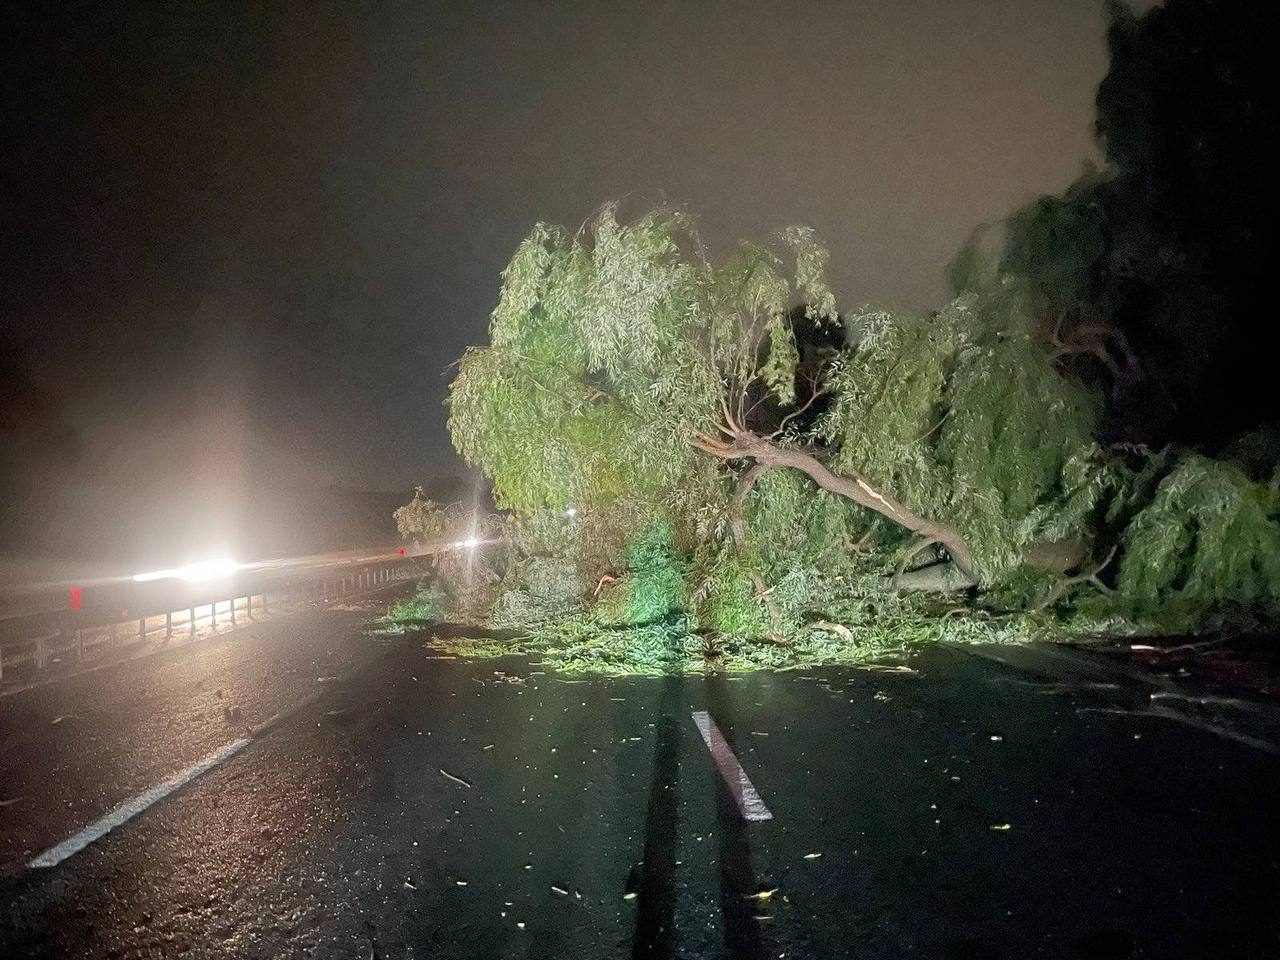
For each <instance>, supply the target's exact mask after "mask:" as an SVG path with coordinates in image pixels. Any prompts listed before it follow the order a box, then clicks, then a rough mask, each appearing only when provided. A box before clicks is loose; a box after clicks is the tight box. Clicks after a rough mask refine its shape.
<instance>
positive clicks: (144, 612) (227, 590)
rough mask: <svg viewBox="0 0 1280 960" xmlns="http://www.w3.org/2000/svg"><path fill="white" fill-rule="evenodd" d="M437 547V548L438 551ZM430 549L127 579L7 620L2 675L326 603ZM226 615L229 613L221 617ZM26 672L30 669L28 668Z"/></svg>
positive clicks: (406, 573) (400, 576)
mask: <svg viewBox="0 0 1280 960" xmlns="http://www.w3.org/2000/svg"><path fill="white" fill-rule="evenodd" d="M432 552H436V551H432ZM427 560H430V554H429V553H428V554H424V553H416V554H415V555H412V556H396V557H390V558H362V559H359V560H355V561H352V562H350V563H347V564H345V565H342V564H339V565H332V564H330V565H324V566H317V567H310V568H305V569H303V570H301V571H297V570H267V571H260V572H256V573H240V574H236V575H234V576H232V577H228V578H225V579H223V580H220V581H217V582H209V583H203V584H188V583H183V582H179V581H170V580H163V581H155V582H152V583H133V582H127V583H126V582H121V583H116V584H113V585H112V586H111V587H110V588H100V589H98V590H97V591H96V596H95V595H94V594H91V595H90V597H89V598H88V599H90V601H91V602H90V604H89V605H87V606H84V607H83V608H82V609H80V610H58V611H50V612H46V613H38V614H30V615H25V616H19V617H10V618H7V619H4V620H0V681H2V680H4V679H5V678H6V673H10V674H11V673H12V671H13V670H14V669H15V668H19V667H23V666H27V665H30V666H31V667H33V668H34V669H35V670H37V671H43V670H45V669H47V668H48V667H50V666H52V665H53V664H56V663H61V662H63V661H64V660H66V659H68V658H70V659H71V660H73V661H75V662H81V661H86V660H89V659H92V658H94V657H97V656H103V655H105V654H107V653H109V652H110V651H115V650H123V649H125V648H127V647H134V646H139V645H141V644H145V643H149V642H154V641H158V642H159V643H161V644H165V643H168V642H169V641H171V640H173V639H174V637H175V636H179V637H181V636H182V635H184V634H185V635H186V638H187V640H193V639H197V638H198V637H199V634H200V631H201V630H203V629H205V628H208V629H210V630H211V631H214V632H216V631H217V628H218V627H219V626H220V625H237V624H239V623H241V622H245V621H254V620H257V619H258V618H259V617H260V616H262V615H265V614H268V613H270V611H271V610H272V609H273V608H275V607H278V606H296V605H297V604H299V603H325V602H327V601H329V600H334V599H339V598H342V597H347V596H351V595H352V594H355V593H361V592H366V591H368V590H371V589H374V588H375V587H378V586H382V585H385V584H390V583H393V582H396V581H401V580H407V579H414V578H416V577H418V576H420V575H421V574H422V572H424V571H423V567H422V563H421V561H427ZM219 618H221V620H220V619H219ZM24 672H25V671H24Z"/></svg>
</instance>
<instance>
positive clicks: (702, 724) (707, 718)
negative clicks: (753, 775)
mask: <svg viewBox="0 0 1280 960" xmlns="http://www.w3.org/2000/svg"><path fill="white" fill-rule="evenodd" d="M693 722H694V724H695V725H696V726H697V728H698V732H699V733H701V734H702V740H703V742H704V743H705V744H706V745H707V749H708V750H710V751H711V759H712V760H714V761H715V762H716V766H717V767H718V768H719V770H720V775H721V776H722V777H724V782H725V783H726V784H728V786H729V792H730V793H731V794H733V799H734V800H735V801H737V804H738V809H739V810H740V811H741V812H742V818H743V819H744V820H772V819H773V814H772V813H770V812H769V808H768V807H766V806H765V805H764V801H763V800H761V799H760V794H758V793H756V788H755V787H754V786H752V784H751V780H750V779H749V778H748V777H747V771H745V770H743V769H742V764H740V763H739V762H738V758H737V757H735V756H734V755H733V748H732V747H730V746H729V741H727V740H725V738H724V734H722V733H721V732H720V728H719V727H717V726H716V722H715V721H714V720H712V719H711V714H709V713H707V712H706V711H705V710H695V711H694V712H693Z"/></svg>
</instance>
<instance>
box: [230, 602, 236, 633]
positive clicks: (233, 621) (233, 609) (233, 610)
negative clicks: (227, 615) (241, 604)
mask: <svg viewBox="0 0 1280 960" xmlns="http://www.w3.org/2000/svg"><path fill="white" fill-rule="evenodd" d="M231 625H232V626H233V627H234V626H235V625H236V598H235V597H232V598H231Z"/></svg>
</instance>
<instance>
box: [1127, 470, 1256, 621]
mask: <svg viewBox="0 0 1280 960" xmlns="http://www.w3.org/2000/svg"><path fill="white" fill-rule="evenodd" d="M1123 550H1124V554H1123V557H1122V559H1121V566H1120V574H1119V578H1118V583H1117V585H1118V586H1119V588H1120V597H1121V601H1122V602H1123V603H1124V604H1125V605H1127V606H1128V608H1129V609H1130V610H1131V611H1133V612H1134V613H1136V614H1137V615H1140V616H1148V617H1156V618H1159V619H1162V620H1164V621H1166V622H1168V621H1173V622H1175V623H1187V622H1194V621H1195V620H1196V619H1198V618H1201V617H1203V616H1205V615H1206V614H1208V613H1211V612H1218V611H1231V610H1253V611H1258V612H1263V613H1269V614H1274V613H1275V612H1276V611H1277V608H1280V499H1278V498H1277V496H1276V493H1275V491H1273V490H1271V489H1269V488H1268V487H1266V486H1263V485H1262V484H1259V483H1255V482H1253V481H1251V480H1250V479H1249V478H1248V477H1247V476H1246V475H1245V474H1244V473H1243V472H1242V471H1241V470H1240V469H1239V468H1237V467H1235V466H1233V465H1231V464H1227V463H1219V462H1216V461H1213V460H1210V459H1208V458H1206V457H1201V456H1190V457H1187V458H1186V459H1185V460H1183V461H1182V462H1181V463H1180V464H1178V466H1177V467H1175V468H1174V469H1173V471H1172V472H1170V473H1169V474H1168V475H1167V476H1166V477H1165V478H1164V479H1163V480H1162V481H1161V482H1160V484H1159V486H1158V487H1157V488H1156V491H1155V496H1154V497H1153V498H1152V500H1151V502H1150V503H1149V504H1148V505H1147V506H1145V507H1144V508H1143V509H1142V510H1141V511H1139V512H1138V513H1137V515H1136V516H1135V517H1134V519H1133V522H1132V523H1130V524H1129V525H1128V527H1127V529H1126V530H1125V532H1124V537H1123Z"/></svg>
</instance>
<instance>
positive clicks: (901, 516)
mask: <svg viewBox="0 0 1280 960" xmlns="http://www.w3.org/2000/svg"><path fill="white" fill-rule="evenodd" d="M693 444H694V446H695V447H697V448H698V449H699V450H703V451H705V452H707V453H710V454H712V455H714V456H717V457H720V458H721V459H724V460H754V461H755V462H756V463H757V464H760V465H764V466H767V467H791V468H793V469H795V470H799V471H800V472H801V473H804V474H807V475H808V476H809V477H810V478H811V479H812V480H813V482H814V483H816V484H817V485H818V486H820V487H821V488H822V489H823V490H829V491H830V492H831V493H834V494H837V495H838V496H841V497H846V498H848V499H849V500H852V501H853V502H854V503H857V504H859V505H860V506H863V507H866V508H867V509H868V510H872V511H874V512H875V513H878V514H880V515H881V516H885V517H888V518H889V519H890V520H892V521H894V522H895V523H898V524H900V525H901V526H903V527H906V528H907V529H908V530H910V531H911V532H912V533H914V534H915V535H916V536H918V537H920V538H922V539H924V540H930V541H932V542H934V543H939V544H941V545H942V546H944V547H946V549H947V553H949V554H951V559H952V560H953V561H954V562H955V564H956V566H957V567H958V568H959V569H960V571H961V572H962V573H964V574H966V575H967V576H969V577H973V575H974V573H973V557H972V555H971V554H970V553H969V545H968V544H966V543H965V542H964V538H963V537H962V536H961V535H960V531H958V530H957V529H956V528H955V527H953V526H951V525H950V524H946V523H938V522H937V521H934V520H928V519H926V518H924V517H922V516H920V515H919V514H917V513H915V512H913V511H912V510H910V509H909V508H908V507H907V506H906V505H905V504H903V503H901V502H900V501H898V500H897V499H896V498H895V497H893V496H892V495H890V494H887V493H885V492H883V491H881V490H877V489H876V488H875V487H874V486H873V485H872V484H871V483H870V482H868V481H867V479H866V478H865V477H863V476H862V475H861V474H858V473H854V474H852V475H851V476H841V475H839V474H836V473H832V472H831V471H830V470H828V469H827V467H826V466H825V465H824V464H823V463H822V462H821V461H819V460H818V459H817V458H816V457H814V456H813V455H812V454H809V453H805V452H804V451H803V450H790V449H786V448H783V447H778V446H775V445H774V444H772V443H770V442H769V441H768V440H765V439H763V438H762V437H758V436H756V435H755V434H754V433H750V432H749V431H745V430H743V431H738V432H737V433H735V434H733V442H732V443H724V442H722V441H719V440H716V439H714V438H712V437H707V436H699V437H697V438H695V440H694V441H693Z"/></svg>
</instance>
